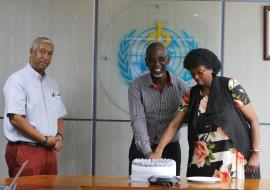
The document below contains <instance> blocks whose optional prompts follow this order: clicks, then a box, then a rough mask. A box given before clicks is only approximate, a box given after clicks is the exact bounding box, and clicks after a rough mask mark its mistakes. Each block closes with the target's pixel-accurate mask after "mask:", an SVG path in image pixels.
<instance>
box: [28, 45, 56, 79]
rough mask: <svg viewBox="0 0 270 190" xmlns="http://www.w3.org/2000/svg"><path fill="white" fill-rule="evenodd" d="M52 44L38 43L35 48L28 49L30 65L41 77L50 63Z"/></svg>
mask: <svg viewBox="0 0 270 190" xmlns="http://www.w3.org/2000/svg"><path fill="white" fill-rule="evenodd" d="M52 55H53V44H51V43H48V42H40V43H39V44H38V46H37V47H36V48H31V49H30V59H29V63H30V65H31V66H32V67H33V68H34V69H35V70H36V71H37V72H38V73H39V74H41V75H43V74H44V72H45V70H46V69H47V67H48V66H49V65H50V63H51V59H52Z"/></svg>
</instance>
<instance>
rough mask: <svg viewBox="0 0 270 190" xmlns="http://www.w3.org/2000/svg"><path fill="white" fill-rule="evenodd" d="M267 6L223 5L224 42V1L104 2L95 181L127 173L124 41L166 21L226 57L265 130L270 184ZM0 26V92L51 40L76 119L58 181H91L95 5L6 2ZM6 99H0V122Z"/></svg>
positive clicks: (54, 0) (3, 171) (265, 171)
mask: <svg viewBox="0 0 270 190" xmlns="http://www.w3.org/2000/svg"><path fill="white" fill-rule="evenodd" d="M265 4H267V3H259V2H225V3H224V5H225V12H224V36H222V29H223V28H222V26H223V23H222V3H221V1H166V0H164V1H161V0H158V1H155V0H153V1H151V0H148V1H144V0H100V1H99V23H98V25H99V32H98V47H97V55H98V57H97V81H96V84H97V99H96V106H97V110H96V115H97V119H102V120H104V121H100V120H98V121H97V123H96V130H97V131H96V132H97V133H96V157H95V159H96V175H114V176H127V174H128V149H129V145H130V141H131V137H132V131H131V128H130V123H129V122H128V121H127V122H126V121H122V120H128V119H129V115H128V111H127V86H125V85H124V84H123V81H122V79H121V77H120V74H119V71H118V70H117V67H115V60H116V54H117V48H118V47H117V46H118V44H119V40H120V39H121V38H122V37H123V35H124V34H125V33H126V32H127V31H129V30H130V29H133V28H135V27H136V28H138V31H144V30H146V29H147V28H149V27H153V26H154V25H155V21H156V20H162V22H163V25H164V27H168V28H171V29H173V30H175V31H177V32H181V30H182V29H185V30H187V31H189V33H190V34H192V35H193V36H196V37H197V39H196V40H197V41H198V44H199V47H206V48H209V49H211V50H213V51H214V52H215V53H216V54H217V55H220V52H221V51H223V53H224V75H226V76H232V77H235V78H237V79H238V80H239V81H240V82H241V83H242V84H243V86H244V87H246V89H247V91H248V93H249V95H250V98H251V100H252V102H253V104H254V106H255V109H256V111H257V112H258V116H259V119H260V120H261V122H265V123H266V125H262V126H261V130H262V132H261V142H262V149H263V152H262V155H261V165H262V166H263V167H262V169H261V171H262V177H263V178H270V164H269V161H268V159H267V158H268V157H267V156H268V155H270V143H269V138H268V134H269V132H270V131H269V130H270V129H269V123H267V122H269V121H268V118H269V117H268V110H267V109H266V108H268V107H269V105H268V103H266V104H264V101H262V100H263V99H264V98H267V93H264V92H267V90H268V89H267V87H268V86H269V81H270V80H269V79H268V78H267V77H268V75H267V71H268V70H269V63H268V61H263V60H262V43H263V37H262V34H263V33H262V7H263V5H265ZM268 4H270V3H268ZM157 5H160V6H157ZM164 10H165V11H164ZM140 11H141V14H138V13H140ZM149 11H150V12H149ZM190 19H191V20H192V22H191V21H190ZM0 26H1V27H0V42H1V43H0V57H1V62H0V68H1V69H0V87H1V88H2V86H3V84H4V81H5V79H6V78H7V76H9V75H10V74H11V73H12V72H14V71H16V70H17V69H19V68H21V67H23V66H24V65H25V64H26V62H27V60H28V50H29V46H30V44H31V41H32V40H33V38H34V37H36V36H41V35H45V36H48V37H50V38H51V39H52V40H53V41H54V42H55V47H56V50H55V54H54V57H53V61H52V64H51V66H50V68H49V73H51V75H53V76H54V78H56V80H57V81H58V84H59V88H60V89H61V92H62V97H63V100H64V103H65V105H66V107H67V110H68V115H67V118H69V119H71V120H69V121H66V129H65V140H64V143H65V146H64V150H63V151H62V152H60V153H59V155H58V158H59V170H60V174H61V175H91V169H92V167H91V157H92V154H91V151H92V150H91V143H92V139H91V136H92V125H93V123H92V122H91V119H93V110H92V109H93V102H92V99H93V91H92V89H93V82H95V81H93V68H92V66H93V52H94V48H93V40H94V37H93V34H94V33H93V30H94V0H20V1H19V0H13V1H10V0H0ZM223 37H224V47H222V40H223V39H222V38H223ZM222 48H224V49H222ZM105 57H107V59H105ZM250 73H251V74H250ZM261 92H263V93H261ZM3 100H4V99H3V95H2V93H0V116H2V115H3V109H4V101H3ZM81 119H86V120H81ZM0 122H2V120H0ZM0 136H1V138H0V147H1V149H0V178H4V177H7V176H8V175H7V168H6V164H5V159H4V152H5V144H6V140H5V139H4V137H3V132H2V130H0ZM186 136H187V128H186V127H184V128H182V129H181V141H180V142H181V148H182V166H181V176H185V172H186V163H187V154H188V143H187V140H186ZM112 163H114V164H112Z"/></svg>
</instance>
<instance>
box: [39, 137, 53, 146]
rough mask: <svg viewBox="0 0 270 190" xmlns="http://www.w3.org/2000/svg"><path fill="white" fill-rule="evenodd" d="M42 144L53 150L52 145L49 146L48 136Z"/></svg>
mask: <svg viewBox="0 0 270 190" xmlns="http://www.w3.org/2000/svg"><path fill="white" fill-rule="evenodd" d="M41 144H42V145H43V146H45V147H47V148H51V145H49V144H48V136H45V140H44V141H43V142H42V143H41Z"/></svg>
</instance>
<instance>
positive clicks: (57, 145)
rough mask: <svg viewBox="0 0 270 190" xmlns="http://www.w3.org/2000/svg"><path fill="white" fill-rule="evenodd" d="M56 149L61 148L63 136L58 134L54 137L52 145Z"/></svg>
mask: <svg viewBox="0 0 270 190" xmlns="http://www.w3.org/2000/svg"><path fill="white" fill-rule="evenodd" d="M53 148H54V149H55V150H56V151H58V152H59V151H60V150H62V148H63V138H62V137H61V136H59V135H57V136H56V137H55V145H54V147H53Z"/></svg>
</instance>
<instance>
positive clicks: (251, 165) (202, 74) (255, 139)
mask: <svg viewBox="0 0 270 190" xmlns="http://www.w3.org/2000/svg"><path fill="white" fill-rule="evenodd" d="M190 73H191V75H192V78H193V79H194V80H195V81H196V83H197V84H198V85H200V86H201V87H202V90H201V93H202V95H203V96H208V95H209V93H210V89H211V84H212V80H213V70H212V69H209V68H206V67H205V66H204V65H200V66H198V67H196V68H194V69H192V70H190ZM239 110H240V112H241V113H242V115H243V116H244V117H245V119H246V120H247V121H248V122H249V124H250V127H251V142H252V149H255V150H256V149H260V140H259V136H260V135H259V133H260V129H259V121H258V119H257V116H256V113H255V111H254V109H253V106H252V105H251V103H249V104H247V105H243V106H241V107H239ZM185 116H186V112H177V113H176V115H175V117H174V118H173V120H172V121H171V122H170V124H169V125H168V127H167V128H166V130H165V132H164V134H163V135H162V138H161V140H160V142H159V144H158V146H157V148H156V150H155V152H154V153H152V154H150V155H149V158H151V159H158V158H161V156H162V152H163V150H164V148H165V146H166V145H167V144H168V143H169V142H170V141H171V139H172V138H173V137H174V135H175V134H176V133H177V132H178V130H179V129H180V128H181V126H182V124H183V122H184V118H185ZM259 160H260V156H259V152H256V151H254V152H252V154H251V157H250V158H249V160H248V161H247V165H246V167H245V172H247V173H255V172H256V171H257V170H258V167H259Z"/></svg>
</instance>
